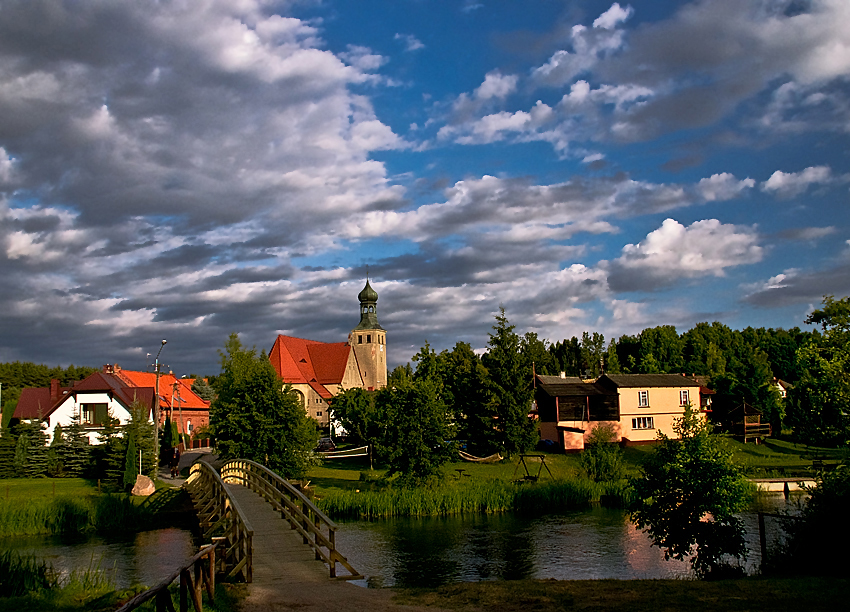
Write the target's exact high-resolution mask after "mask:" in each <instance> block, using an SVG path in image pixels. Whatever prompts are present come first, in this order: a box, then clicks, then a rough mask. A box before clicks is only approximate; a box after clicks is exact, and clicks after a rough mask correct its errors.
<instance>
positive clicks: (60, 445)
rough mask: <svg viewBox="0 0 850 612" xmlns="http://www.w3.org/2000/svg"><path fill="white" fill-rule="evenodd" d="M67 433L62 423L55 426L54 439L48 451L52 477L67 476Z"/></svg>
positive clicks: (49, 472)
mask: <svg viewBox="0 0 850 612" xmlns="http://www.w3.org/2000/svg"><path fill="white" fill-rule="evenodd" d="M65 447H66V442H65V435H64V433H63V432H62V423H56V427H54V428H53V440H51V442H50V449H49V450H48V451H47V463H48V467H47V473H48V474H49V475H50V476H51V477H52V478H61V477H62V476H65V462H64V460H65V453H66V449H65Z"/></svg>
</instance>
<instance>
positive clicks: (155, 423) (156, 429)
mask: <svg viewBox="0 0 850 612" xmlns="http://www.w3.org/2000/svg"><path fill="white" fill-rule="evenodd" d="M166 342H167V340H163V341H162V344H160V345H159V350H158V351H157V353H156V359H154V362H153V367H154V372H156V390H155V393H156V397H155V398H154V404H153V414H154V418H153V453H154V457H156V465H157V466H159V369H160V364H159V354H160V353H161V352H162V349H163V348H165V343H166ZM157 469H158V468H157Z"/></svg>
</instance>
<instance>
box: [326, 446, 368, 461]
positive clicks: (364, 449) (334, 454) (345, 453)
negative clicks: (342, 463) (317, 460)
mask: <svg viewBox="0 0 850 612" xmlns="http://www.w3.org/2000/svg"><path fill="white" fill-rule="evenodd" d="M368 449H369V447H368V446H361V447H359V448H349V449H347V450H341V451H329V452H327V453H316V454H317V455H319V457H321V458H322V459H345V458H346V457H365V456H366V455H368V454H369V452H368Z"/></svg>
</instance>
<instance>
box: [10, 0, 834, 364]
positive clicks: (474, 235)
mask: <svg viewBox="0 0 850 612" xmlns="http://www.w3.org/2000/svg"><path fill="white" fill-rule="evenodd" d="M848 23H850V3H847V2H846V1H844V0H752V1H742V0H703V1H701V2H663V3H662V2H632V3H611V2H596V1H592V2H591V1H586V2H580V1H577V2H570V1H566V0H561V1H555V0H539V1H535V2H508V1H504V2H449V1H443V2H437V1H430V0H398V1H394V2H386V1H385V2H378V1H361V2H327V1H326V2H320V1H315V0H313V1H307V0H305V1H303V2H302V1H297V0H296V1H290V2H273V1H266V0H242V1H240V2H232V1H227V0H218V1H215V0H200V1H197V2H192V3H188V4H187V3H183V2H170V1H163V2H154V1H153V0H140V1H138V2H122V3H116V2H106V1H101V2H98V1H80V2H75V3H67V2H57V1H49V0H29V1H26V2H23V1H21V2H16V1H9V0H0V67H1V68H0V278H2V279H3V289H2V291H0V312H2V313H3V314H2V316H0V360H3V361H12V360H26V361H36V362H46V363H50V364H62V365H67V364H69V363H75V364H95V365H97V364H100V363H113V362H118V363H120V364H121V365H122V366H124V367H127V368H136V369H144V368H145V367H146V365H147V362H148V361H149V359H148V357H147V353H149V352H152V351H154V350H156V349H158V347H159V342H160V340H161V339H162V338H167V339H168V345H167V348H166V352H167V353H168V356H167V357H168V358H167V360H166V362H167V363H169V365H170V366H171V367H172V368H173V369H174V371H175V372H176V373H178V374H183V373H189V372H196V373H215V372H216V371H217V370H218V365H217V364H218V354H217V351H218V350H219V349H220V348H221V347H222V346H223V344H224V341H225V339H226V337H227V335H228V334H229V333H231V332H238V333H239V334H240V336H241V337H242V339H243V342H244V343H246V344H248V345H256V346H257V347H258V348H261V349H266V350H268V348H270V347H271V345H272V343H273V341H274V338H275V335H276V334H278V333H285V334H291V335H296V336H301V337H307V338H313V339H316V340H325V341H341V340H344V339H345V338H346V336H347V333H348V331H349V330H350V329H351V328H353V327H354V326H355V325H356V324H357V321H358V315H357V312H358V311H357V306H358V305H357V302H356V295H357V293H358V292H359V291H360V289H361V288H362V286H363V284H364V279H365V276H366V271H367V267H368V270H369V275H370V278H371V280H372V283H373V286H374V287H375V288H376V289H377V291H378V293H379V295H380V298H379V302H378V307H379V317H380V320H381V322H382V324H383V326H384V327H385V328H386V329H387V330H388V343H389V347H388V348H389V356H390V364H391V366H394V365H397V364H400V363H404V362H406V361H407V360H408V359H409V358H410V357H411V356H412V355H413V354H414V353H415V352H416V351H417V350H418V348H419V347H420V346H422V345H423V344H424V343H425V342H426V341H428V342H430V344H431V345H432V346H433V347H434V348H436V349H437V350H440V349H443V348H450V347H451V346H453V345H454V343H455V342H457V341H458V340H463V341H466V342H469V343H470V344H472V346H473V347H474V348H477V349H481V348H483V347H485V346H486V343H487V333H488V332H489V331H490V328H491V326H492V324H493V315H494V314H495V313H496V312H497V311H498V308H499V306H500V305H503V306H504V307H505V309H506V311H507V315H508V318H509V319H510V321H511V322H512V323H514V324H515V325H516V326H517V330H518V331H520V332H525V331H535V332H537V333H538V334H539V335H540V337H542V338H546V339H549V340H551V341H558V340H561V339H563V338H569V337H571V336H573V335H577V336H580V335H581V333H582V332H583V331H585V330H588V331H599V332H601V333H603V334H604V335H605V336H606V338H609V339H610V338H612V337H614V338H616V337H619V336H620V335H622V334H634V333H638V332H639V331H640V330H642V329H643V328H645V327H649V326H655V325H662V324H670V325H675V326H676V327H677V329H679V330H680V331H684V330H686V329H688V328H690V327H691V326H692V325H694V324H695V323H697V322H699V321H714V320H720V321H722V322H724V323H726V324H728V325H730V326H732V327H735V328H742V327H746V326H748V325H753V326H767V327H785V328H788V327H792V326H803V320H804V318H805V316H806V314H807V313H808V312H810V311H811V309H812V308H814V307H816V305H817V304H819V303H820V301H821V298H822V296H823V295H825V294H834V295H836V296H843V295H847V294H848V293H850V244H848V240H850V231H848V230H849V229H850V228H849V227H848V212H847V209H848V206H847V204H848V189H850V160H848V154H850V150H848V144H849V143H850V139H848V133H849V132H850V95H849V94H850V83H849V82H848V77H850V28H848V27H847V24H848Z"/></svg>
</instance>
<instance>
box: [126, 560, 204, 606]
mask: <svg viewBox="0 0 850 612" xmlns="http://www.w3.org/2000/svg"><path fill="white" fill-rule="evenodd" d="M218 546H219V545H218V543H216V544H208V545H207V546H204V547H203V548H202V549H201V550H199V551H198V553H197V554H196V555H195V556H194V557H192V558H191V559H190V560H189V561H187V562H186V563H184V564H183V566H182V567H180V568H179V569H176V570H174V572H173V573H172V574H171V575H170V576H168V577H167V578H165V579H164V580H163V581H162V582H160V583H159V584H158V585H156V586H155V587H153V588H150V589H148V590H147V591H143V592H141V593H139V594H138V595H136V596H135V597H133V598H132V599H131V600H129V601H128V602H127V603H125V604H124V605H123V606H121V607H120V608H118V610H117V611H116V612H130V611H131V610H135V609H136V608H138V607H139V606H141V605H142V604H143V603H145V602H146V601H150V600H151V599H155V604H156V610H157V612H166V611H171V612H174V605H173V603H172V601H171V593H170V592H169V591H168V587H169V586H171V583H172V582H174V581H175V580H177V578H178V577H179V578H180V612H188V610H189V598H190V597H191V600H192V605H193V606H194V608H195V610H196V611H197V612H203V609H204V608H203V603H202V601H201V595H202V592H203V589H204V587H206V590H207V597H209V600H210V601H213V599H214V598H215V551H216V549H217V548H218ZM192 569H194V578H193V576H192V573H193V572H192V571H191V570H192Z"/></svg>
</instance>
